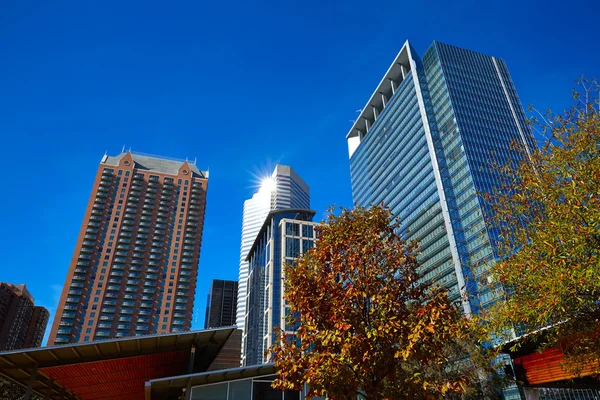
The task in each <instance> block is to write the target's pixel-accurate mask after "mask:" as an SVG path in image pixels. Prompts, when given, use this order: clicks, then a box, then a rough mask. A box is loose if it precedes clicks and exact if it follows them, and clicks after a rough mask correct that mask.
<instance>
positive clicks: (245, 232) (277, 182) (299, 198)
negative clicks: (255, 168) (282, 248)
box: [236, 164, 310, 329]
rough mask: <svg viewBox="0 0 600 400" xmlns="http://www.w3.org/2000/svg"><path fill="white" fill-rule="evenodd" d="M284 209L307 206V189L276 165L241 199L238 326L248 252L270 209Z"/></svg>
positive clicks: (242, 313) (242, 312) (241, 318)
mask: <svg viewBox="0 0 600 400" xmlns="http://www.w3.org/2000/svg"><path fill="white" fill-rule="evenodd" d="M286 208H302V209H310V189H309V187H308V185H307V184H306V183H305V182H304V181H303V180H302V178H300V176H299V175H298V174H297V173H296V171H294V170H293V169H292V168H291V167H289V166H287V165H279V164H277V165H276V166H275V169H274V170H273V173H272V174H271V176H270V177H268V178H266V179H265V180H264V181H263V182H262V185H261V187H260V189H259V190H258V191H257V192H256V193H255V194H254V195H253V196H252V198H251V199H248V200H246V201H245V202H244V210H243V215H242V238H241V246H240V269H239V277H238V284H239V289H238V305H237V313H236V324H237V326H238V328H240V329H244V318H245V315H246V303H245V299H246V294H247V289H246V284H247V282H246V281H247V279H248V263H247V262H246V257H247V256H248V251H249V250H250V248H251V247H252V244H253V243H254V241H255V239H256V235H257V234H258V232H259V231H260V228H261V227H262V226H263V224H264V222H265V219H266V217H267V215H268V214H269V212H270V211H272V210H281V209H286Z"/></svg>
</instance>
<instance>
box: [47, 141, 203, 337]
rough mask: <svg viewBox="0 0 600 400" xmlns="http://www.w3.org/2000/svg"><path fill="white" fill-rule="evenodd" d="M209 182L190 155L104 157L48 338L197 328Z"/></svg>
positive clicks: (132, 333)
mask: <svg viewBox="0 0 600 400" xmlns="http://www.w3.org/2000/svg"><path fill="white" fill-rule="evenodd" d="M207 183H208V172H205V171H200V170H199V169H198V167H197V166H196V165H195V163H192V162H189V161H187V160H176V159H169V158H164V157H157V156H150V155H144V154H141V153H133V152H126V153H121V154H119V155H117V156H115V157H112V156H106V155H105V156H104V157H103V158H102V161H101V162H100V166H99V168H98V172H97V173H96V178H95V180H94V185H93V188H92V194H91V196H90V200H89V202H88V206H87V209H86V211H85V215H84V218H83V224H82V226H81V230H80V232H79V237H78V239H77V243H76V245H75V252H74V253H73V258H72V260H71V265H70V267H69V272H68V274H67V278H66V281H65V285H64V287H63V291H62V295H61V298H60V302H59V304H58V310H57V313H56V317H55V318H54V323H53V325H52V330H51V332H50V339H49V343H51V344H57V345H59V344H65V343H72V342H87V341H93V340H102V339H109V338H114V337H123V336H133V335H146V334H154V333H166V332H181V331H186V330H189V329H190V327H191V321H192V307H193V304H194V291H195V289H196V276H197V272H198V261H199V257H200V243H201V241H202V227H203V224H204V209H205V205H206V190H207Z"/></svg>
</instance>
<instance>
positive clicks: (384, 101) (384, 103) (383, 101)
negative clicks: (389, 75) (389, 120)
mask: <svg viewBox="0 0 600 400" xmlns="http://www.w3.org/2000/svg"><path fill="white" fill-rule="evenodd" d="M381 103H382V104H383V108H385V107H386V106H387V98H386V97H385V94H383V93H381Z"/></svg>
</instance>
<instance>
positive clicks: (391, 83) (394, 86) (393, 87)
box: [388, 78, 396, 96]
mask: <svg viewBox="0 0 600 400" xmlns="http://www.w3.org/2000/svg"><path fill="white" fill-rule="evenodd" d="M388 79H389V80H390V86H391V87H392V96H393V95H394V93H396V83H395V82H394V80H393V79H392V78H388Z"/></svg>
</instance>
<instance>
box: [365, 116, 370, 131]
mask: <svg viewBox="0 0 600 400" xmlns="http://www.w3.org/2000/svg"><path fill="white" fill-rule="evenodd" d="M369 129H371V124H370V123H369V120H368V119H367V118H365V132H369Z"/></svg>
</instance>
